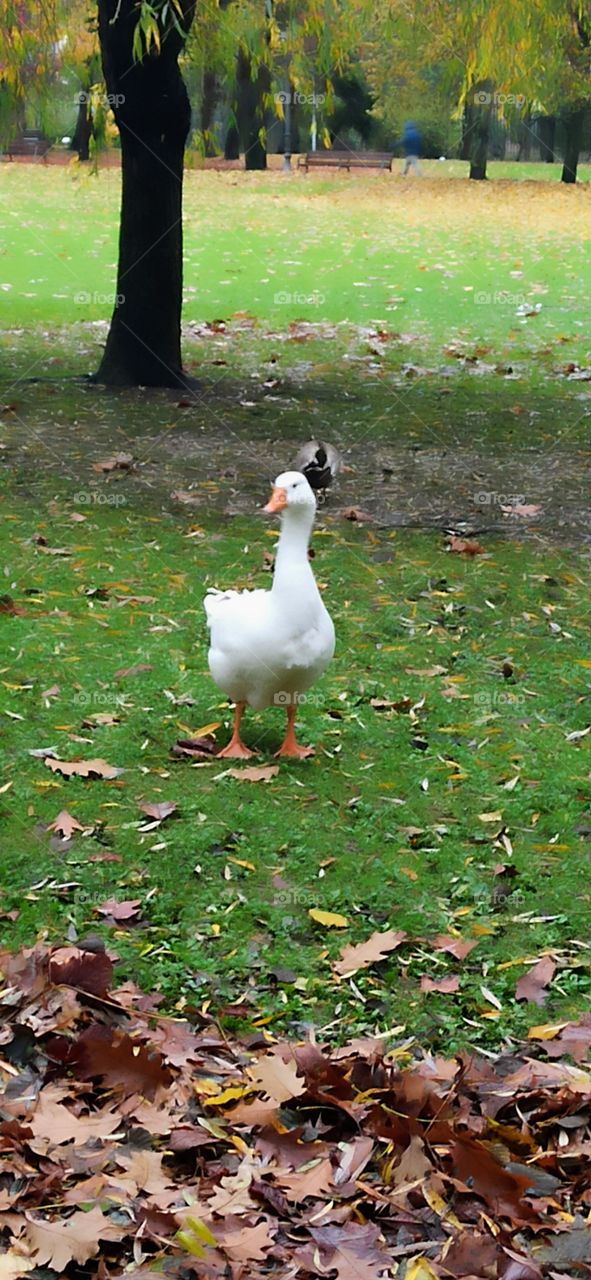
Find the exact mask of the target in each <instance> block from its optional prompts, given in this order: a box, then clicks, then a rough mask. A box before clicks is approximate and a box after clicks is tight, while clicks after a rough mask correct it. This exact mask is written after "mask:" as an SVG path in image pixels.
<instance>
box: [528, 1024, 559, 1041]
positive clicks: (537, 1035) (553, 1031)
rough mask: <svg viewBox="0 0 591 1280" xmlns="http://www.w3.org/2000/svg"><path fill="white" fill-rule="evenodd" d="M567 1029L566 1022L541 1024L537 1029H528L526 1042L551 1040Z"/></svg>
mask: <svg viewBox="0 0 591 1280" xmlns="http://www.w3.org/2000/svg"><path fill="white" fill-rule="evenodd" d="M565 1027H568V1022H541V1023H540V1025H539V1026H537V1027H530V1029H529V1031H528V1033H527V1038H528V1040H553V1039H554V1037H555V1036H558V1035H560V1032H561V1031H563V1030H564V1028H565Z"/></svg>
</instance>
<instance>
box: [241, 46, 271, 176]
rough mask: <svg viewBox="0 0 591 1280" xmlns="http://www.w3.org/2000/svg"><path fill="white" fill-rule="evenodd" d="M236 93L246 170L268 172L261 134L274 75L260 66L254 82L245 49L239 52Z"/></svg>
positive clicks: (265, 149)
mask: <svg viewBox="0 0 591 1280" xmlns="http://www.w3.org/2000/svg"><path fill="white" fill-rule="evenodd" d="M236 89H237V103H236V122H237V125H238V133H239V135H240V146H241V149H242V151H243V152H244V167H245V169H266V168H267V148H266V146H265V144H264V142H263V141H262V138H261V132H262V130H263V129H264V125H265V108H264V104H263V96H264V94H266V93H269V92H270V89H271V75H270V72H269V68H268V67H267V66H265V64H264V63H260V65H259V68H258V71H257V74H256V76H255V78H254V80H253V78H252V62H251V59H250V55H249V53H248V52H247V50H246V49H244V48H243V46H241V47H240V49H239V50H238V58H237V62H236Z"/></svg>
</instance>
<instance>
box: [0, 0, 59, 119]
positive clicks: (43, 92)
mask: <svg viewBox="0 0 591 1280" xmlns="http://www.w3.org/2000/svg"><path fill="white" fill-rule="evenodd" d="M56 10H57V0H29V2H27V0H18V3H17V2H16V0H0V138H1V139H2V140H3V141H6V139H7V138H8V137H9V136H10V135H11V134H13V133H14V132H15V130H16V129H20V128H23V127H24V125H25V111H26V107H28V108H29V110H31V109H34V110H35V112H36V113H37V114H41V113H42V109H43V105H44V103H45V102H46V100H47V96H48V93H49V91H50V86H51V83H52V79H53V77H54V75H55V72H56V70H57V63H58V56H57V39H58V37H57V31H58V21H57V12H56Z"/></svg>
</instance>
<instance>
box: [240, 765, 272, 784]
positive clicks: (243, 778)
mask: <svg viewBox="0 0 591 1280" xmlns="http://www.w3.org/2000/svg"><path fill="white" fill-rule="evenodd" d="M227 772H228V776H229V777H230V778H237V779H238V781H239V782H270V781H271V778H276V777H277V774H278V773H279V765H278V764H248V765H245V766H244V768H242V769H228V771H227Z"/></svg>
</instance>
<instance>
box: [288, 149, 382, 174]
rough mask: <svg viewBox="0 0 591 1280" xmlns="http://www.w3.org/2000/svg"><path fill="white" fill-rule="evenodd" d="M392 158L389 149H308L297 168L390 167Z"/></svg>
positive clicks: (306, 170)
mask: <svg viewBox="0 0 591 1280" xmlns="http://www.w3.org/2000/svg"><path fill="white" fill-rule="evenodd" d="M393 159H394V156H393V155H392V153H391V151H308V152H307V153H306V155H303V156H300V158H299V160H298V169H304V170H305V172H306V173H307V172H308V169H346V170H347V172H348V173H350V172H351V169H391V168H392V161H393Z"/></svg>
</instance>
